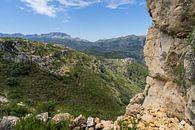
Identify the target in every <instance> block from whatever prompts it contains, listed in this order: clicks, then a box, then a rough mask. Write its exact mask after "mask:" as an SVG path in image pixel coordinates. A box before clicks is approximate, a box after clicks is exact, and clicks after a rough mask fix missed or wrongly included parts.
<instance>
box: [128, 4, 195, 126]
mask: <svg viewBox="0 0 195 130" xmlns="http://www.w3.org/2000/svg"><path fill="white" fill-rule="evenodd" d="M147 6H148V10H149V13H150V15H151V17H152V18H153V25H152V26H151V27H150V29H149V32H148V35H147V40H146V45H145V47H144V57H145V62H146V65H147V66H148V70H149V75H148V77H147V81H146V82H147V86H146V89H145V92H144V93H143V94H142V96H139V97H142V98H141V99H139V100H138V99H137V100H138V101H139V103H141V104H142V107H143V108H144V109H148V108H150V109H156V108H157V109H158V108H163V109H164V110H165V112H166V114H167V116H168V117H170V118H171V117H177V118H178V119H179V120H185V121H188V122H189V123H192V124H193V125H195V84H194V83H195V82H194V81H195V68H194V65H195V50H194V46H195V40H194V37H195V34H194V26H195V0H147ZM140 100H141V101H140ZM131 102H133V101H131Z"/></svg>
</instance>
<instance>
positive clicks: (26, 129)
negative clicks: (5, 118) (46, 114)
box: [14, 116, 71, 130]
mask: <svg viewBox="0 0 195 130" xmlns="http://www.w3.org/2000/svg"><path fill="white" fill-rule="evenodd" d="M70 124H71V121H68V120H67V121H63V122H60V123H58V124H56V123H54V122H52V121H51V120H49V121H48V122H43V121H41V120H38V119H36V117H35V116H30V117H28V118H25V119H24V118H21V119H20V121H19V122H18V123H17V124H16V126H15V127H14V130H69V129H70V128H69V125H70Z"/></svg>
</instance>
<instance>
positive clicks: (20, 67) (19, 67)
mask: <svg viewBox="0 0 195 130" xmlns="http://www.w3.org/2000/svg"><path fill="white" fill-rule="evenodd" d="M31 69H32V65H31V63H24V62H21V63H14V64H12V65H11V66H9V67H8V68H7V73H8V74H9V75H10V76H14V77H15V76H20V75H28V74H29V73H30V71H31Z"/></svg>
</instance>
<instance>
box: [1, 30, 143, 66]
mask: <svg viewBox="0 0 195 130" xmlns="http://www.w3.org/2000/svg"><path fill="white" fill-rule="evenodd" d="M0 37H19V38H25V39H29V40H35V41H41V42H48V43H55V44H62V45H64V46H66V47H70V48H73V49H76V50H78V51H81V52H84V53H87V54H92V55H95V56H101V57H106V58H110V59H113V58H114V59H123V58H134V59H136V60H137V61H139V62H142V63H143V62H144V60H143V46H144V43H145V36H143V35H142V36H136V35H128V36H123V37H117V38H110V39H100V40H97V41H95V42H91V41H88V40H84V39H80V38H72V37H71V36H70V35H68V34H66V33H60V32H52V33H46V34H40V35H37V34H34V35H23V34H20V33H16V34H2V33H0Z"/></svg>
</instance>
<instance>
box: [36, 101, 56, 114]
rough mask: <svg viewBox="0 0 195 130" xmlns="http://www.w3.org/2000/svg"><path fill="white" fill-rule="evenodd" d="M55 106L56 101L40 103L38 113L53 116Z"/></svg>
mask: <svg viewBox="0 0 195 130" xmlns="http://www.w3.org/2000/svg"><path fill="white" fill-rule="evenodd" d="M55 106H56V101H45V102H40V103H39V104H38V105H37V111H38V113H41V112H48V113H49V115H51V114H52V113H53V112H54V110H55Z"/></svg>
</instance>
